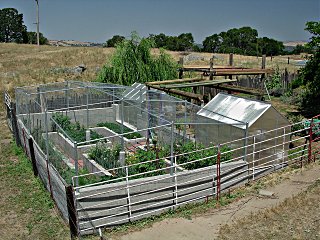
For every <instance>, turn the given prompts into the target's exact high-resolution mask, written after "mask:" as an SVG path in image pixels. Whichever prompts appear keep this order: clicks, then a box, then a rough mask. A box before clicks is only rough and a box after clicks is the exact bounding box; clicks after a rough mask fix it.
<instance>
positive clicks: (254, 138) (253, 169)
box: [252, 136, 256, 181]
mask: <svg viewBox="0 0 320 240" xmlns="http://www.w3.org/2000/svg"><path fill="white" fill-rule="evenodd" d="M255 153H256V136H253V155H252V180H253V181H254V175H255V168H254V167H255Z"/></svg>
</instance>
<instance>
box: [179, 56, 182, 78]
mask: <svg viewBox="0 0 320 240" xmlns="http://www.w3.org/2000/svg"><path fill="white" fill-rule="evenodd" d="M179 64H180V65H181V68H180V69H179V79H182V78H183V69H182V68H183V57H180V59H179Z"/></svg>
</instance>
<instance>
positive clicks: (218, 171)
mask: <svg viewBox="0 0 320 240" xmlns="http://www.w3.org/2000/svg"><path fill="white" fill-rule="evenodd" d="M220 158H221V152H220V144H218V155H217V163H216V165H217V192H216V197H217V201H219V199H220V191H221V174H220Z"/></svg>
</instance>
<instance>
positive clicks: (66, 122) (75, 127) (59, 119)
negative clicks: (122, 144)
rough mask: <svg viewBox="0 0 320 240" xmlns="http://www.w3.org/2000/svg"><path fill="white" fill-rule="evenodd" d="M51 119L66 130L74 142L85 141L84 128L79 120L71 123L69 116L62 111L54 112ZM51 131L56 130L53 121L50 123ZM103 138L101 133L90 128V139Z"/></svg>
mask: <svg viewBox="0 0 320 240" xmlns="http://www.w3.org/2000/svg"><path fill="white" fill-rule="evenodd" d="M52 118H53V120H55V122H56V123H57V124H58V125H59V126H60V127H61V128H62V129H63V130H64V131H65V132H66V134H67V135H68V136H69V137H70V138H71V139H72V140H74V141H76V142H84V141H86V129H85V128H84V126H81V125H80V123H79V122H76V123H72V122H71V119H70V117H69V116H65V115H63V114H62V113H54V114H53V115H52ZM52 129H53V131H57V126H56V125H55V123H53V124H52ZM99 138H103V136H102V135H100V134H98V133H97V132H95V131H92V130H90V139H91V140H94V139H99Z"/></svg>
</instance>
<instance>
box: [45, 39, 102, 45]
mask: <svg viewBox="0 0 320 240" xmlns="http://www.w3.org/2000/svg"><path fill="white" fill-rule="evenodd" d="M49 45H52V46H60V47H103V44H102V43H92V42H81V41H75V40H49Z"/></svg>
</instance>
